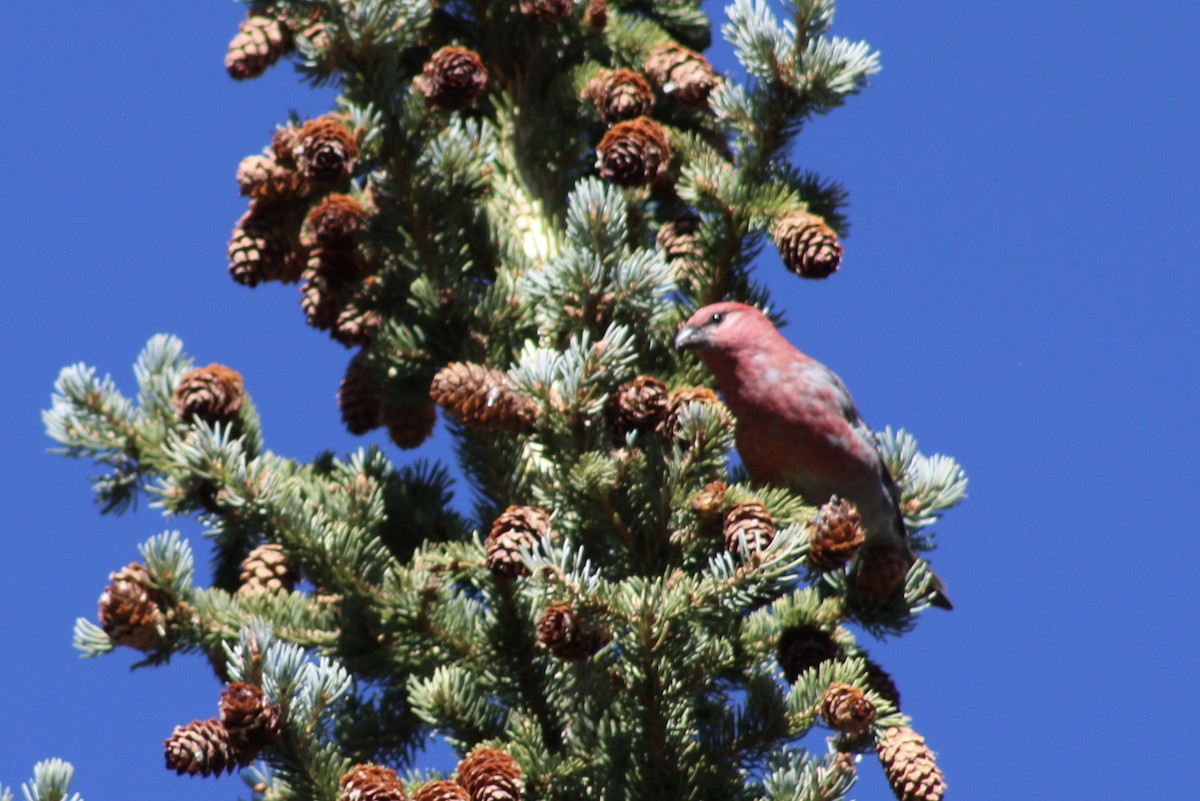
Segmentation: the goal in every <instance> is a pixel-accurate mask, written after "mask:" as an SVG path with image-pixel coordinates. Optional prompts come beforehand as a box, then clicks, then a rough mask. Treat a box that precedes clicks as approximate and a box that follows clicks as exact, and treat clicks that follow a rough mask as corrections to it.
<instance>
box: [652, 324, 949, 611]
mask: <svg viewBox="0 0 1200 801" xmlns="http://www.w3.org/2000/svg"><path fill="white" fill-rule="evenodd" d="M675 344H676V347H678V348H681V349H687V350H693V351H695V353H696V355H697V356H699V357H700V359H701V361H703V362H704V363H705V365H707V366H708V368H709V369H710V370H711V371H712V373H713V375H714V376H715V377H716V379H717V385H718V387H719V388H720V390H721V394H722V395H724V397H725V403H726V405H727V406H728V407H729V410H730V411H731V412H733V415H734V417H736V418H737V429H736V434H735V440H736V442H737V449H738V454H739V455H740V456H741V458H742V464H744V465H745V467H746V471H747V472H748V473H749V474H750V477H751V478H752V479H754V480H755V481H761V482H766V483H770V484H779V485H783V486H787V487H789V488H791V489H792V490H794V491H796V492H798V493H800V494H801V495H803V496H804V497H805V499H806V500H808V501H809V502H810V503H813V504H818V505H819V504H822V503H824V502H825V501H827V500H829V498H830V497H832V496H835V495H836V496H838V497H840V498H844V499H846V500H848V501H850V502H851V503H853V504H854V505H855V506H856V507H858V511H859V514H860V515H861V516H862V524H863V528H864V530H865V534H866V544H865V545H864V548H876V549H878V548H894V549H898V550H900V551H902V552H903V554H904V555H905V556H906V557H907V558H908V559H909V564H911V563H912V560H913V559H915V558H916V557H915V556H914V555H913V553H912V549H911V547H910V546H909V542H908V532H907V530H906V528H905V526H904V519H903V516H902V515H901V513H900V506H899V500H900V493H899V491H898V489H897V487H896V484H895V482H894V481H893V479H892V476H891V475H890V474H889V473H888V470H887V467H886V466H885V465H884V463H883V458H882V456H881V455H880V453H879V447H878V444H877V442H876V439H875V434H874V433H873V432H872V431H871V429H870V428H868V427H867V425H866V423H864V422H863V420H862V418H861V417H860V416H859V414H858V410H857V409H856V408H855V406H854V400H853V399H852V398H851V397H850V393H849V392H848V391H847V390H846V387H845V385H844V384H843V383H842V381H841V379H839V378H838V377H837V376H836V375H835V374H834V373H833V371H831V370H830V369H829V368H827V367H826V366H825V365H823V364H821V363H820V362H818V361H816V360H814V359H812V358H811V357H809V356H807V355H805V354H804V353H802V352H800V351H799V350H797V349H796V347H795V346H793V345H792V344H791V343H790V342H788V341H787V340H786V339H784V337H783V335H782V334H780V333H779V330H778V329H776V328H775V326H774V325H773V324H772V323H771V321H770V320H769V319H767V317H766V315H764V314H763V313H762V312H760V311H758V310H757V309H755V308H753V307H751V306H747V305H745V304H742V303H716V304H713V305H710V306H705V307H704V308H702V309H700V310H698V311H697V312H696V313H695V314H693V315H692V317H691V319H689V320H688V321H687V324H686V325H685V326H684V327H683V328H682V329H680V332H679V335H678V336H677V337H676V339H675ZM939 589H940V582H939ZM935 603H937V604H938V605H940V606H946V607H947V608H948V607H949V601H948V600H946V599H945V596H944V595H942V594H941V593H940V592H939V595H938V597H937V599H936V600H935Z"/></svg>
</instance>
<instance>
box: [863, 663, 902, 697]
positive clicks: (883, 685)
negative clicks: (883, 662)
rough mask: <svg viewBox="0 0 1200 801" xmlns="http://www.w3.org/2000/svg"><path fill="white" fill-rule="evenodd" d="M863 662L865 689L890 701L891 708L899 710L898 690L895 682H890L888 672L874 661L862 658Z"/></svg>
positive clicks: (890, 678)
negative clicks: (867, 688) (865, 677)
mask: <svg viewBox="0 0 1200 801" xmlns="http://www.w3.org/2000/svg"><path fill="white" fill-rule="evenodd" d="M863 661H864V662H866V666H867V687H869V688H870V689H872V690H874V691H875V692H876V693H878V694H879V696H880V697H882V698H886V699H887V700H889V701H891V702H892V706H894V707H896V709H897V710H899V709H900V688H899V687H897V686H896V682H894V681H892V677H891V676H890V675H888V672H887V671H886V670H884V669H883V668H882V667H881V666H880V665H879V663H878V662H876V661H875V660H873V659H870V658H869V657H867V656H863Z"/></svg>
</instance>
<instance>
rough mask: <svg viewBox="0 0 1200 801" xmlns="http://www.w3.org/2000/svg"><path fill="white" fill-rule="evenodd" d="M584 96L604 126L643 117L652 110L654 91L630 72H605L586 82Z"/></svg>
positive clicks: (643, 79)
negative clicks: (594, 108) (593, 107)
mask: <svg viewBox="0 0 1200 801" xmlns="http://www.w3.org/2000/svg"><path fill="white" fill-rule="evenodd" d="M583 94H584V97H586V98H587V99H588V100H590V101H591V102H592V105H594V106H595V107H596V113H597V114H599V115H600V119H601V120H603V121H604V123H605V124H606V125H612V124H613V123H615V122H620V121H621V120H631V119H633V118H634V117H644V116H646V115H648V114H649V113H650V112H651V110H653V108H654V90H653V89H651V88H650V84H648V83H647V82H646V79H645V78H643V77H642V75H641V73H638V72H634V71H633V70H626V69H619V70H611V71H609V70H606V71H604V72H602V73H600V74H599V75H597V76H596V77H595V78H593V79H592V80H591V81H589V82H588V85H587V88H585V89H584V92H583Z"/></svg>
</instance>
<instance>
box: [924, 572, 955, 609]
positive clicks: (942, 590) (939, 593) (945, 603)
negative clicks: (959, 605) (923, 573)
mask: <svg viewBox="0 0 1200 801" xmlns="http://www.w3.org/2000/svg"><path fill="white" fill-rule="evenodd" d="M929 603H931V604H932V605H934V606H936V607H937V608H938V609H945V610H946V611H947V612H949V611H950V610H951V609H953V608H954V604H952V603H950V596H948V595H947V594H946V582H944V581H942V577H941V576H939V575H938V574H937V573H934V574H933V597H932V598H931V599H930V600H929Z"/></svg>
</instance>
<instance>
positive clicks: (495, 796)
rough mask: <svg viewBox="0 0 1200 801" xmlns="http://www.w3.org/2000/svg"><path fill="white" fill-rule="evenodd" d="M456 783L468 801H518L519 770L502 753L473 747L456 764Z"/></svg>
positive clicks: (518, 767)
mask: <svg viewBox="0 0 1200 801" xmlns="http://www.w3.org/2000/svg"><path fill="white" fill-rule="evenodd" d="M458 783H459V784H460V785H462V786H463V787H464V788H465V789H466V791H467V792H468V793H469V794H470V795H471V801H520V799H521V791H522V790H523V789H524V787H525V784H524V782H522V781H521V767H520V766H519V765H518V764H517V761H516V760H515V759H513V758H512V757H511V756H509V755H508V754H506V753H504V752H503V751H497V750H496V749H494V748H476V749H475V750H474V751H472V752H471V753H470V754H469V755H468V756H467V757H466V758H465V759H463V760H462V761H460V762H459V763H458Z"/></svg>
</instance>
